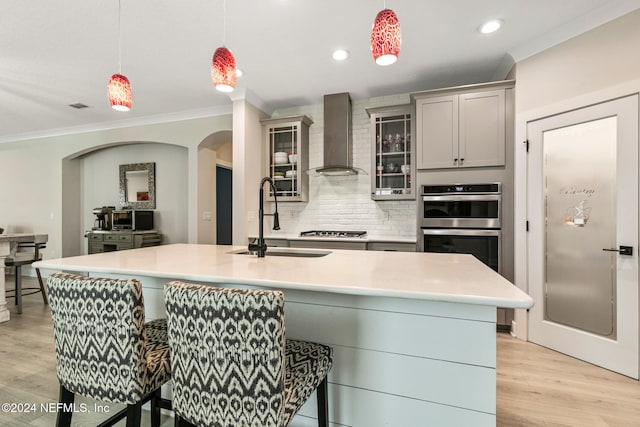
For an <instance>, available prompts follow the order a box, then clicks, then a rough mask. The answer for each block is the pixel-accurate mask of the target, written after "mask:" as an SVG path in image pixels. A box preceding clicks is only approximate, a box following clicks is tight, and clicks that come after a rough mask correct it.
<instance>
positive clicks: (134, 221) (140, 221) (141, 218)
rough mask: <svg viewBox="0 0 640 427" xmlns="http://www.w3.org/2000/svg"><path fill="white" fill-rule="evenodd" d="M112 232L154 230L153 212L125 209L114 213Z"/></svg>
mask: <svg viewBox="0 0 640 427" xmlns="http://www.w3.org/2000/svg"><path fill="white" fill-rule="evenodd" d="M111 224H112V226H111V229H112V230H134V231H144V230H153V211H146V210H136V209H125V210H120V211H113V213H112V217H111Z"/></svg>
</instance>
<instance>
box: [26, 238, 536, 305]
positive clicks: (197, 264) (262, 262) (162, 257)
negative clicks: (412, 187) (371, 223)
mask: <svg viewBox="0 0 640 427" xmlns="http://www.w3.org/2000/svg"><path fill="white" fill-rule="evenodd" d="M241 249H246V247H245V246H215V245H196V244H173V245H165V246H154V247H149V248H141V249H132V250H127V251H119V252H107V253H100V254H94V255H84V256H77V257H69V258H61V259H52V260H43V261H40V262H37V263H35V264H34V266H35V267H38V268H41V269H47V270H68V271H77V272H90V273H99V274H105V275H108V274H109V273H114V274H131V275H138V276H150V277H159V278H167V279H169V278H171V279H180V280H187V281H188V280H195V281H202V282H211V283H228V284H248V285H258V286H264V287H269V288H280V289H298V290H309V291H319V292H333V293H343V294H352V295H371V296H384V297H397V298H410V299H421V300H432V301H447V302H454V303H465V304H478V305H488V306H497V307H506V308H529V307H531V306H533V300H532V299H531V297H530V296H529V295H527V294H526V293H524V292H523V291H522V290H520V289H519V288H517V287H516V286H514V285H513V284H511V283H510V282H508V281H507V280H506V279H504V278H503V277H502V276H500V275H499V274H497V273H496V272H494V271H493V270H492V269H491V268H489V267H487V266H486V265H484V264H483V263H482V262H480V261H478V260H477V259H476V258H474V257H473V256H471V255H465V254H437V253H421V252H377V251H359V250H358V251H353V250H331V253H330V254H329V255H327V256H324V257H318V258H296V257H284V256H267V257H265V258H257V257H256V256H254V255H239V254H233V253H231V252H232V251H237V250H241ZM302 251H309V250H308V249H307V250H305V249H302Z"/></svg>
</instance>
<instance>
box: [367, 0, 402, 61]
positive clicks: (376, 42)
mask: <svg viewBox="0 0 640 427" xmlns="http://www.w3.org/2000/svg"><path fill="white" fill-rule="evenodd" d="M401 42H402V38H401V35H400V22H399V21H398V17H397V16H396V14H395V12H394V11H393V10H391V9H387V4H386V1H385V3H384V9H383V10H381V11H380V12H378V15H377V16H376V19H375V21H373V28H372V29H371V53H372V54H373V59H375V61H376V64H378V65H391V64H393V63H394V62H396V60H397V59H398V55H400V44H401Z"/></svg>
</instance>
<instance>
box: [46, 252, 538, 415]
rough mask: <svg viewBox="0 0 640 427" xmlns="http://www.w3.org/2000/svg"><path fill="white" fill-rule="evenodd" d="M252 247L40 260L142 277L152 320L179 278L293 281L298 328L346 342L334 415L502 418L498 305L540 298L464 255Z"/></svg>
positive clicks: (292, 326) (236, 283) (291, 305)
mask: <svg viewBox="0 0 640 427" xmlns="http://www.w3.org/2000/svg"><path fill="white" fill-rule="evenodd" d="M244 249H246V248H244V247H240V246H235V247H234V246H213V245H192V244H175V245H167V246H156V247H150V248H143V249H134V250H129V251H124V252H111V253H103V254H95V255H87V256H79V257H70V258H63V259H57V260H45V261H41V262H39V263H37V266H38V267H39V268H41V269H46V270H65V271H73V272H86V273H88V274H90V275H92V276H110V277H135V278H139V279H140V280H141V281H142V283H143V288H144V297H145V307H146V309H147V317H148V318H157V317H164V305H163V300H162V287H163V285H164V284H165V283H166V282H168V281H170V280H175V279H177V280H183V281H190V282H198V283H208V284H211V285H213V286H233V287H240V286H248V287H262V288H272V289H280V290H283V291H284V293H285V301H286V302H285V316H286V326H287V337H289V338H299V339H308V340H312V341H317V342H321V343H325V344H327V345H330V346H332V347H333V348H334V366H333V369H332V370H331V372H330V373H329V418H330V420H331V422H332V423H337V424H339V425H348V426H367V427H369V426H427V425H428V426H449V425H456V426H458V425H460V426H474V427H482V426H495V422H496V416H495V414H496V338H495V333H496V307H506V308H529V307H531V306H532V305H533V301H532V299H531V298H530V297H529V296H528V295H527V294H525V293H524V292H522V291H521V290H520V289H518V288H517V287H515V286H514V285H512V284H511V283H509V282H508V281H506V280H505V279H504V278H503V277H501V276H500V275H498V274H497V273H495V272H494V271H493V270H491V269H490V268H489V267H487V266H485V265H484V264H483V263H481V262H480V261H478V260H477V259H475V258H474V257H473V256H471V255H463V254H436V253H401V252H371V251H348V250H331V251H313V250H309V249H306V250H305V249H302V250H298V255H305V256H304V257H296V256H275V255H269V251H268V252H267V256H266V257H265V258H257V257H255V256H253V255H243V254H237V253H234V252H238V251H242V250H244ZM273 251H274V252H275V249H274V250H273ZM290 251H292V252H295V250H290ZM300 252H302V253H300ZM322 253H328V254H326V255H324V256H311V255H321V254H322ZM315 414H316V412H315V399H310V401H309V402H308V403H307V404H306V405H305V406H304V407H303V408H302V410H301V411H300V413H299V415H298V416H296V418H295V419H294V421H293V423H292V424H291V425H292V426H302V425H314V422H315V420H314V419H313V417H315Z"/></svg>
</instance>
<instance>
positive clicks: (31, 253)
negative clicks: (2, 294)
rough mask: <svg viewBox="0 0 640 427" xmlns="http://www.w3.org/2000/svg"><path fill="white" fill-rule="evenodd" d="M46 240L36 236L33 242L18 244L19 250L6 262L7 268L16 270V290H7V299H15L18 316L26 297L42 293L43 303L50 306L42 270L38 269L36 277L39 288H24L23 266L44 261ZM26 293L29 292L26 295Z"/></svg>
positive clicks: (6, 259) (7, 258)
mask: <svg viewBox="0 0 640 427" xmlns="http://www.w3.org/2000/svg"><path fill="white" fill-rule="evenodd" d="M46 247H47V245H46V240H45V241H41V239H40V238H39V236H38V235H36V236H35V240H34V241H33V242H24V243H18V246H17V250H16V251H15V252H14V253H12V254H10V255H9V256H8V257H6V258H5V260H4V265H5V267H13V268H14V283H15V287H14V289H13V290H12V289H7V290H6V292H7V293H8V295H7V298H15V303H16V305H17V306H18V314H22V297H23V296H26V295H31V294H36V293H38V292H40V293H41V294H42V301H43V302H44V304H45V305H46V304H48V301H47V293H46V291H45V288H44V283H43V281H42V275H41V274H40V269H38V268H36V269H35V270H36V275H37V276H38V285H39V286H38V287H37V288H36V287H27V288H23V287H22V266H25V265H30V264H33V263H34V262H36V261H40V260H41V259H42V252H40V251H41V250H42V249H44V248H46ZM24 291H28V292H26V293H24Z"/></svg>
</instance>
